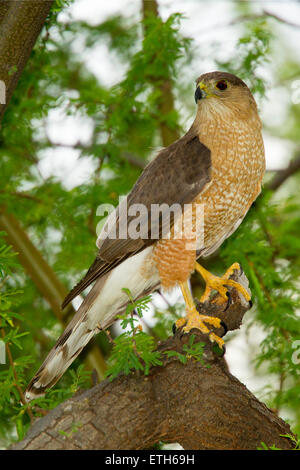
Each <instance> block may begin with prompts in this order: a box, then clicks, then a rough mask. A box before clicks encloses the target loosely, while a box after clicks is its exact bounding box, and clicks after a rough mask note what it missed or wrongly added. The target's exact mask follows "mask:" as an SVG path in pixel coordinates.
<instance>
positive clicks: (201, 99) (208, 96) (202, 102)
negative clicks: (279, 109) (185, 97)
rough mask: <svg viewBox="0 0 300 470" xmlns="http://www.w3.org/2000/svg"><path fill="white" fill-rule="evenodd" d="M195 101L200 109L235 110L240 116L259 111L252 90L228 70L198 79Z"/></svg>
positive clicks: (206, 74)
mask: <svg viewBox="0 0 300 470" xmlns="http://www.w3.org/2000/svg"><path fill="white" fill-rule="evenodd" d="M195 101H196V103H197V105H198V109H199V108H200V109H201V108H202V109H203V110H204V109H205V110H206V111H212V112H213V111H215V112H219V113H221V112H222V111H223V112H226V111H229V110H231V111H233V112H235V113H239V114H240V117H241V118H243V117H246V116H247V115H249V114H252V111H255V112H257V109H256V103H255V101H254V98H253V96H252V94H251V91H250V90H249V88H248V87H247V85H246V83H244V82H243V81H242V80H241V79H240V78H238V77H236V76H235V75H233V74H231V73H227V72H210V73H205V74H203V75H201V76H200V77H199V78H198V79H197V80H196V91H195Z"/></svg>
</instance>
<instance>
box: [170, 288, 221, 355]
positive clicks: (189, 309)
mask: <svg viewBox="0 0 300 470" xmlns="http://www.w3.org/2000/svg"><path fill="white" fill-rule="evenodd" d="M180 288H181V291H182V294H183V297H184V300H185V303H186V317H185V318H179V319H178V320H177V321H176V323H175V325H176V328H182V330H183V331H184V332H185V333H188V332H189V331H191V330H192V329H193V328H197V329H198V330H200V331H201V332H202V333H204V334H208V335H209V339H210V341H211V342H212V343H213V342H216V343H217V344H218V345H219V347H220V348H221V349H222V348H223V345H224V341H223V340H222V338H219V336H217V335H216V334H215V333H212V332H211V331H210V330H209V328H208V327H207V326H206V324H205V323H208V324H210V325H212V326H214V327H215V328H219V327H220V326H221V320H220V318H217V317H210V316H208V315H201V314H200V313H199V312H198V311H197V309H196V307H195V304H194V300H193V297H192V294H191V292H190V289H189V286H188V283H187V282H183V283H181V284H180Z"/></svg>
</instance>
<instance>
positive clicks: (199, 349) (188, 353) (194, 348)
mask: <svg viewBox="0 0 300 470" xmlns="http://www.w3.org/2000/svg"><path fill="white" fill-rule="evenodd" d="M194 341H195V335H190V337H189V341H188V344H184V345H183V347H182V349H183V351H184V353H185V354H181V353H179V352H178V351H164V354H166V356H167V357H168V358H170V357H176V359H178V360H179V361H180V362H181V363H182V364H186V363H187V361H188V360H189V359H194V360H195V361H197V362H201V364H203V365H204V366H205V367H210V365H209V364H207V363H205V361H204V360H203V358H202V356H203V352H204V343H202V342H197V343H194Z"/></svg>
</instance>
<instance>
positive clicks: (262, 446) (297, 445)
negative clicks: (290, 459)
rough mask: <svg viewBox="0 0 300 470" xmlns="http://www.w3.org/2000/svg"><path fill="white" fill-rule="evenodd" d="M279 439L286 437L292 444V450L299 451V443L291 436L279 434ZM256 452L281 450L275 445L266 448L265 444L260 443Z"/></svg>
mask: <svg viewBox="0 0 300 470" xmlns="http://www.w3.org/2000/svg"><path fill="white" fill-rule="evenodd" d="M280 436H281V437H286V438H287V439H289V440H290V441H291V443H292V444H293V450H300V441H299V439H297V438H296V437H295V436H293V435H292V434H280ZM257 450H282V449H280V448H279V447H276V446H275V445H272V446H267V444H266V443H265V442H261V447H258V448H257Z"/></svg>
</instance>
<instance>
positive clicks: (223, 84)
mask: <svg viewBox="0 0 300 470" xmlns="http://www.w3.org/2000/svg"><path fill="white" fill-rule="evenodd" d="M216 88H218V89H219V90H221V91H223V90H226V88H227V83H226V82H225V81H224V80H221V81H220V82H218V83H217V84H216Z"/></svg>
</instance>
